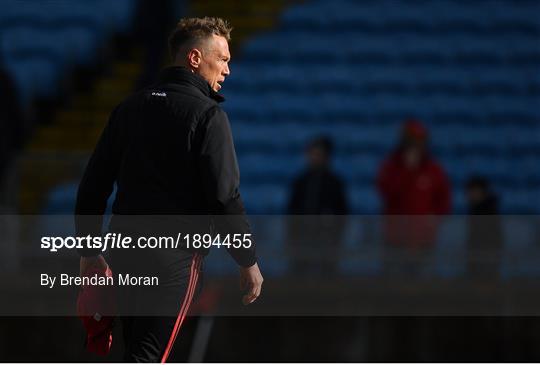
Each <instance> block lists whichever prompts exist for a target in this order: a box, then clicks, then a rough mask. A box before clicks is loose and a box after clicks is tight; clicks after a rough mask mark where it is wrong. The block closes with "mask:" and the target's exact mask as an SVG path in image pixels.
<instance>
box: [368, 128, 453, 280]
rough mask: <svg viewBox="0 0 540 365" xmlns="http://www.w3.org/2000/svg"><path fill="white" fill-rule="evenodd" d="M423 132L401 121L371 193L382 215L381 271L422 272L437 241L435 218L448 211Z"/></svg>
mask: <svg viewBox="0 0 540 365" xmlns="http://www.w3.org/2000/svg"><path fill="white" fill-rule="evenodd" d="M428 140H429V136H428V131H427V129H426V128H425V127H424V126H423V125H422V124H421V123H420V122H418V121H416V120H409V121H407V122H406V123H405V124H404V126H403V129H402V132H401V140H400V143H399V145H398V146H397V148H396V150H395V151H394V152H393V153H392V154H391V155H390V156H389V157H388V158H387V159H386V161H384V163H383V165H382V167H381V169H380V171H379V174H378V177H377V188H378V190H379V193H380V195H381V198H382V201H383V206H384V214H385V215H387V217H386V218H385V221H384V241H385V243H386V244H387V247H386V248H385V260H386V261H387V262H385V268H386V269H391V270H394V269H396V268H399V270H398V271H403V270H407V271H418V270H423V266H425V265H423V264H426V265H427V264H428V261H429V258H430V255H431V249H432V248H433V246H434V245H435V241H436V239H437V231H438V227H439V224H440V218H438V217H437V216H438V215H443V214H447V213H449V212H450V184H449V182H448V178H447V176H446V173H445V172H444V170H443V168H442V167H441V166H440V165H439V163H437V161H435V160H434V159H433V157H432V156H431V155H430V153H429V149H428Z"/></svg>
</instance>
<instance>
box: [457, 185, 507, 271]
mask: <svg viewBox="0 0 540 365" xmlns="http://www.w3.org/2000/svg"><path fill="white" fill-rule="evenodd" d="M465 190H466V195H467V203H468V213H469V218H468V235H467V248H468V256H467V273H468V275H470V276H471V277H475V278H478V277H481V278H490V279H493V278H496V277H497V276H498V274H499V263H500V254H501V250H502V246H503V233H502V226H501V221H500V218H499V216H498V214H499V204H498V199H497V196H496V195H495V194H494V193H493V192H492V190H491V188H490V186H489V182H488V181H487V179H485V178H483V177H480V176H475V177H471V178H470V179H469V180H468V181H467V183H466V186H465Z"/></svg>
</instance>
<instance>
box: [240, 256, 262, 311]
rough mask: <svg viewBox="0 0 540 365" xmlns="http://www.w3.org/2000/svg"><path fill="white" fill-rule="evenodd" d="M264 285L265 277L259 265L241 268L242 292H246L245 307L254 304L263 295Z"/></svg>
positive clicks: (243, 298)
mask: <svg viewBox="0 0 540 365" xmlns="http://www.w3.org/2000/svg"><path fill="white" fill-rule="evenodd" d="M262 283H263V277H262V275H261V271H260V270H259V265H257V264H255V265H253V266H250V267H241V268H240V290H244V291H246V294H245V295H244V296H243V297H242V303H244V305H248V304H251V303H253V302H254V301H255V300H256V299H257V298H258V297H259V295H261V286H262Z"/></svg>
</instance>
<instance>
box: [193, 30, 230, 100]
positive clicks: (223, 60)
mask: <svg viewBox="0 0 540 365" xmlns="http://www.w3.org/2000/svg"><path fill="white" fill-rule="evenodd" d="M230 59H231V54H230V53H229V44H228V42H227V39H225V37H221V36H218V35H215V34H214V35H212V37H211V38H209V39H208V40H207V42H206V44H205V47H204V49H203V51H202V53H201V62H200V64H199V67H198V68H197V71H196V72H197V73H198V74H199V75H201V76H202V77H203V78H204V79H205V80H206V81H208V83H209V84H210V87H212V89H213V90H214V91H219V90H220V89H221V84H222V83H223V81H225V77H227V76H228V75H229V73H230V71H229V61H230Z"/></svg>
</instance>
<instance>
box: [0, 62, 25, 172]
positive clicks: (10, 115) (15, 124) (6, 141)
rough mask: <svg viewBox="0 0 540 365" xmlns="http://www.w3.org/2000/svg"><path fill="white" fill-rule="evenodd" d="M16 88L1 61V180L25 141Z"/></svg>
mask: <svg viewBox="0 0 540 365" xmlns="http://www.w3.org/2000/svg"><path fill="white" fill-rule="evenodd" d="M16 89H17V88H16V87H15V85H14V83H13V80H12V78H11V77H10V75H9V74H8V73H7V71H6V70H5V69H4V68H3V66H2V63H1V61H0V95H2V98H0V182H1V180H2V177H3V174H4V170H5V168H6V167H7V165H8V163H9V160H10V159H11V157H12V156H13V153H14V152H15V151H16V150H17V149H18V148H20V147H21V145H22V141H23V132H24V125H23V124H24V123H23V118H22V113H21V110H20V106H19V100H18V98H17V92H16Z"/></svg>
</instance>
